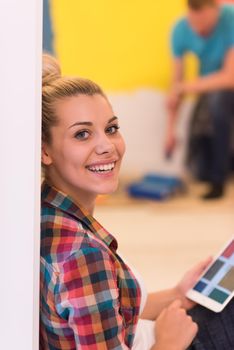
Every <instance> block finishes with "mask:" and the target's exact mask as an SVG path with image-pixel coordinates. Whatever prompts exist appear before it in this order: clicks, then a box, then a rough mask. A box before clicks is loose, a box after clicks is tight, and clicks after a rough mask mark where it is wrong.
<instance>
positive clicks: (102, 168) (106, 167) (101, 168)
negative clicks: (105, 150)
mask: <svg viewBox="0 0 234 350" xmlns="http://www.w3.org/2000/svg"><path fill="white" fill-rule="evenodd" d="M115 164H116V161H115V162H110V163H106V164H98V165H90V166H87V167H86V168H87V169H88V170H90V171H92V172H94V173H99V174H100V173H108V172H111V171H112V170H113V169H114V167H115Z"/></svg>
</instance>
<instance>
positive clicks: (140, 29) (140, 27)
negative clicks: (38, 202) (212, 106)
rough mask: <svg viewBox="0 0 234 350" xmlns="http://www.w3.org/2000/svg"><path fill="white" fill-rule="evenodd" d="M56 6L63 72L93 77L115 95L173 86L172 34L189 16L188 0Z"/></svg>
mask: <svg viewBox="0 0 234 350" xmlns="http://www.w3.org/2000/svg"><path fill="white" fill-rule="evenodd" d="M51 4H52V17H53V26H54V33H55V49H56V52H57V55H58V58H59V60H60V62H61V64H62V69H63V73H64V74H68V75H69V74H71V75H73V74H75V75H80V76H84V77H89V78H90V79H93V80H95V81H96V82H98V83H99V84H101V86H102V87H103V88H104V89H105V90H107V91H111V92H113V91H127V90H133V89H136V88H142V87H144V88H157V89H165V88H167V87H168V84H169V77H170V54H169V52H170V50H169V46H170V45H169V37H170V30H171V27H172V24H173V23H174V21H175V20H176V19H177V18H178V17H179V16H181V15H182V14H183V13H184V9H185V0H164V1H163V0H145V1H140V0H83V1H82V0H51ZM190 65H192V68H189V71H190V72H191V71H194V67H193V66H194V64H193V63H192V64H191V63H190Z"/></svg>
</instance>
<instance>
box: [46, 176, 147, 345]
mask: <svg viewBox="0 0 234 350" xmlns="http://www.w3.org/2000/svg"><path fill="white" fill-rule="evenodd" d="M40 291H41V296H40V303H41V305H40V311H41V313H40V350H49V349H50V350H57V349H62V350H75V349H80V350H105V349H108V350H110V349H115V350H120V349H130V348H131V347H132V344H133V338H134V333H135V330H136V324H137V321H138V316H139V308H140V299H141V295H140V287H139V284H138V282H137V280H136V279H135V277H134V275H133V273H132V271H131V270H130V269H129V267H128V266H127V265H126V264H125V263H124V261H123V260H122V259H121V258H120V257H119V256H118V254H117V241H116V239H115V238H114V237H113V236H112V235H110V234H109V233H108V232H107V231H106V230H105V229H104V228H103V227H102V226H101V225H100V224H99V223H98V222H97V221H96V220H95V219H94V218H93V217H92V216H91V215H89V214H88V213H87V212H86V211H85V210H84V209H83V208H81V207H78V206H77V205H76V204H75V203H74V202H73V201H72V199H71V198H70V197H68V196H66V195H65V194H64V193H62V192H60V191H58V190H57V189H55V188H53V187H51V186H49V185H48V184H47V183H45V182H44V183H43V185H42V210H41V283H40Z"/></svg>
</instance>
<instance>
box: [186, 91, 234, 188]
mask: <svg viewBox="0 0 234 350" xmlns="http://www.w3.org/2000/svg"><path fill="white" fill-rule="evenodd" d="M233 130H234V90H223V91H215V92H211V93H207V94H203V95H201V96H200V97H199V99H198V102H197V104H196V106H195V109H194V117H193V120H192V122H191V130H190V135H191V140H193V141H192V143H191V142H190V150H189V152H192V153H193V152H194V151H195V152H197V155H196V157H197V158H196V159H197V161H198V163H199V164H198V165H197V167H198V169H200V170H198V172H197V175H198V177H199V178H204V179H207V180H208V181H210V182H212V183H216V184H223V183H224V182H225V180H226V177H227V174H228V172H229V170H230V164H231V162H230V160H231V144H232V142H231V136H232V135H233ZM194 144H195V147H194ZM195 152H194V153H195ZM192 156H193V154H192ZM199 174H202V175H201V176H200V175H199Z"/></svg>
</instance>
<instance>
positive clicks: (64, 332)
mask: <svg viewBox="0 0 234 350" xmlns="http://www.w3.org/2000/svg"><path fill="white" fill-rule="evenodd" d="M124 151H125V145H124V141H123V138H122V136H121V134H120V132H119V124H118V118H117V117H116V115H115V114H114V112H113V110H112V107H111V105H110V103H109V101H108V99H107V97H106V95H105V94H104V93H103V91H102V90H101V88H100V87H99V86H98V85H97V84H95V83H93V82H92V81H90V80H87V79H81V78H69V77H63V76H61V71H60V68H59V65H58V63H57V61H56V60H55V59H54V58H52V57H50V56H46V55H45V56H44V58H43V87H42V165H43V168H44V175H45V181H44V182H43V184H42V199H41V283H40V350H49V349H50V350H52V349H53V350H56V349H58V350H59V349H60V350H61V349H62V350H74V349H79V350H105V349H106V350H107V349H108V350H111V349H113V350H114V349H115V350H117V349H118V350H121V349H135V350H136V349H138V350H149V349H155V350H174V349H176V350H177V349H178V350H184V349H186V348H187V347H188V346H189V344H190V343H191V342H192V339H193V338H194V336H195V335H196V332H197V325H196V324H195V323H194V322H193V321H192V319H191V317H190V316H188V315H187V314H186V311H185V309H189V308H191V307H192V306H193V304H192V303H191V302H189V301H188V300H187V299H186V298H185V294H186V292H187V290H188V289H189V288H190V287H191V286H192V285H193V284H194V282H195V280H196V279H197V277H198V276H199V275H200V273H201V271H202V270H203V269H204V268H205V267H206V266H207V263H208V262H209V261H206V262H203V263H201V264H199V265H198V266H197V267H196V268H195V269H193V270H191V271H190V272H189V273H187V274H186V275H185V277H184V278H183V279H182V280H181V281H180V282H179V283H178V284H177V285H176V286H175V287H173V288H171V289H168V290H165V291H161V292H155V293H151V294H149V295H147V292H146V290H145V287H144V284H143V283H142V281H141V278H140V276H139V275H138V274H137V272H135V271H134V273H133V269H132V268H130V267H129V266H128V264H127V263H126V261H125V260H124V259H123V258H122V257H120V255H119V252H118V243H117V241H116V239H115V238H114V237H113V236H112V235H111V234H110V233H109V232H107V231H106V230H105V229H104V228H103V227H102V225H101V224H100V223H99V222H97V221H96V220H95V219H94V217H93V210H94V204H95V199H96V197H97V195H98V194H104V193H111V192H113V191H115V190H116V188H117V186H118V175H119V170H120V165H121V160H122V157H123V155H124ZM140 318H141V321H139V319H140ZM146 334H148V335H149V336H145V335H146ZM155 334H156V338H157V343H156V344H155ZM175 344H176V347H175Z"/></svg>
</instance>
